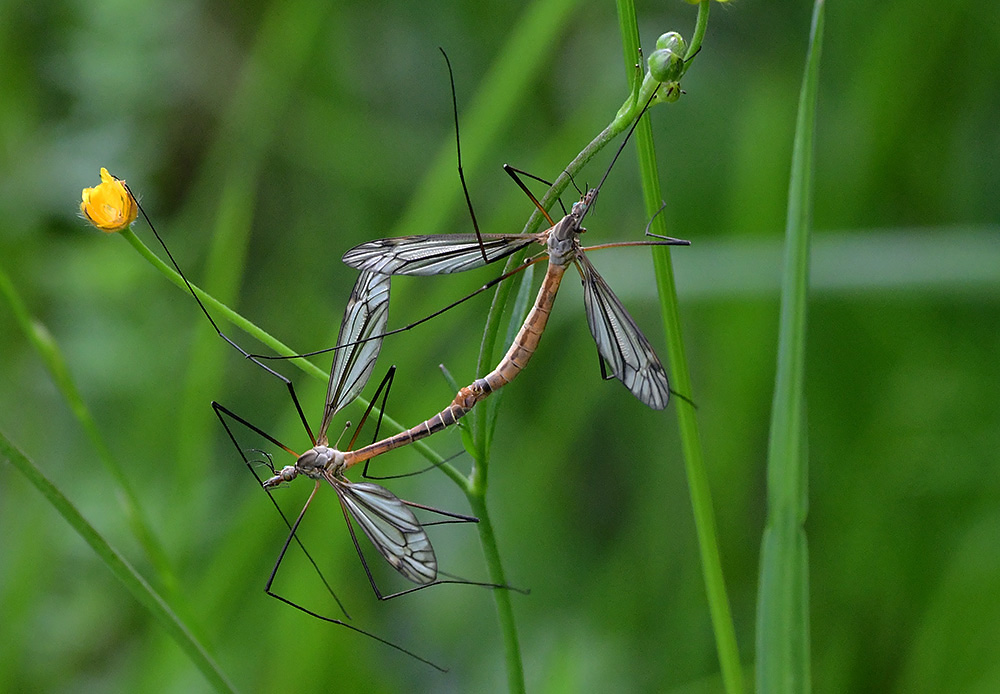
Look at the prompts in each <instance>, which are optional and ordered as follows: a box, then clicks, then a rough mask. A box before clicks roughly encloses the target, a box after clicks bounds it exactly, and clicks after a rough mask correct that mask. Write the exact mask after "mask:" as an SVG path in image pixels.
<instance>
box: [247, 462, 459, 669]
mask: <svg viewBox="0 0 1000 694" xmlns="http://www.w3.org/2000/svg"><path fill="white" fill-rule="evenodd" d="M319 486H320V482H319V480H317V481H316V486H315V487H313V490H312V493H311V494H310V495H309V498H308V499H307V500H306V503H305V505H304V506H303V507H302V511H300V512H299V515H298V518H296V519H295V523H294V524H292V526H291V530H290V532H289V533H288V537H287V538H286V539H285V544H284V545H282V547H281V552H280V553H279V554H278V560H277V561H276V562H275V563H274V568H273V569H271V575H270V576H269V577H268V579H267V584H265V586H264V592H265V593H267V594H268V595H269V596H271V597H272V598H274V599H275V600H279V601H281V602H283V603H285V604H286V605H290V606H291V607H294V608H295V609H297V610H299V611H300V612H304V613H306V614H307V615H309V616H310V617H315V618H316V619H320V620H322V621H324V622H329V623H331V624H339V625H340V626H343V627H347V628H348V629H350V630H352V631H356V632H358V633H359V634H364V635H365V636H367V637H369V638H371V639H375V640H376V641H378V642H379V643H383V644H385V645H386V646H389V647H390V648H395V649H396V650H397V651H399V652H401V653H405V654H406V655H408V656H410V657H411V658H416V659H417V660H419V661H420V662H422V663H425V664H426V665H430V666H431V667H432V668H434V669H435V670H439V671H441V672H447V671H448V670H447V669H446V668H443V667H441V666H440V665H437V664H436V663H432V662H431V661H430V660H427V659H426V658H422V657H420V656H419V655H417V654H416V653H414V652H413V651H409V650H407V649H405V648H403V647H402V646H400V645H399V644H395V643H393V642H392V641H389V640H387V639H384V638H382V637H381V636H376V635H375V634H373V633H371V632H370V631H365V630H364V629H362V628H360V627H356V626H354V625H353V624H350V623H348V622H345V621H343V620H341V619H335V618H333V617H327V616H326V615H322V614H319V613H318V612H314V611H313V610H310V609H308V608H306V607H303V606H302V605H299V604H298V603H295V602H292V601H291V600H289V599H288V598H286V597H284V596H283V595H279V594H278V593H275V592H274V591H272V590H271V586H272V585H273V584H274V579H275V577H276V576H277V575H278V568H279V567H280V566H281V560H282V559H284V557H285V553H286V552H287V551H288V546H289V545H290V544H291V542H292V538H293V537H295V538H296V539H297V536H296V534H295V531H296V530H298V528H299V524H300V523H301V522H302V518H303V517H304V516H305V513H306V509H308V508H309V504H310V503H311V502H312V500H313V497H314V496H315V495H316V491H317V490H318V489H319ZM282 515H284V514H282ZM348 525H350V524H348ZM353 536H354V531H353V530H351V537H353ZM354 544H355V546H357V540H355V542H354ZM363 562H364V560H363V559H362V563H363ZM365 571H366V572H367V571H368V566H367V565H365ZM369 575H370V574H369ZM338 603H339V601H338ZM344 614H345V615H346V614H347V612H344Z"/></svg>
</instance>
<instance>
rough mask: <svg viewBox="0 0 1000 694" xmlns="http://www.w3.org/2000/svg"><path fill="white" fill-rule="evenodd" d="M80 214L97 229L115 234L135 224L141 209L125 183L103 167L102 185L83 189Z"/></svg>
mask: <svg viewBox="0 0 1000 694" xmlns="http://www.w3.org/2000/svg"><path fill="white" fill-rule="evenodd" d="M80 212H81V213H82V214H83V216H84V217H86V218H87V221H89V222H90V223H91V224H93V225H94V226H95V227H97V228H98V229H100V230H101V231H103V232H106V233H108V234H113V233H114V232H116V231H121V230H122V229H124V228H125V227H127V226H128V225H129V224H131V223H132V222H134V221H135V217H136V215H137V214H138V213H139V208H138V206H137V205H136V204H135V199H134V198H133V197H132V194H131V193H130V192H129V191H128V188H126V187H125V181H122V180H120V179H117V178H115V177H114V176H112V175H111V174H109V173H108V170H107V169H105V168H104V167H101V184H100V185H98V186H95V187H93V188H84V189H83V202H81V203H80Z"/></svg>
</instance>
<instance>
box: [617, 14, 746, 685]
mask: <svg viewBox="0 0 1000 694" xmlns="http://www.w3.org/2000/svg"><path fill="white" fill-rule="evenodd" d="M618 6H619V23H620V25H621V33H622V42H623V43H624V44H625V56H626V63H625V66H626V69H627V70H629V72H630V74H632V73H634V70H633V69H632V67H631V66H632V65H633V64H634V63H635V60H636V56H638V55H639V34H638V27H637V25H636V21H635V10H634V8H633V6H632V2H631V0H620V2H619V3H618ZM708 8H709V3H708V2H707V1H706V2H702V3H701V5H700V7H699V13H698V25H697V26H698V28H697V29H696V35H697V36H699V37H700V36H703V35H704V31H705V26H706V25H707V23H708ZM691 50H692V51H694V50H696V48H694V47H692V49H691ZM689 55H693V53H690V54H689ZM635 144H636V149H637V151H638V153H639V169H640V173H641V176H642V188H643V199H644V202H645V207H646V214H647V216H649V217H653V216H654V215H656V217H655V219H654V220H653V232H654V233H657V234H662V235H665V234H666V233H667V228H666V220H665V217H664V215H657V212H659V210H660V206H661V204H662V201H661V197H660V196H661V191H662V188H661V187H660V177H659V172H658V170H657V166H656V152H655V150H654V147H653V131H652V127H651V126H650V124H649V120H648V119H643V121H642V122H641V123H640V124H639V126H638V127H637V128H636V131H635ZM653 260H654V266H655V268H656V284H657V289H658V293H659V297H660V309H661V312H662V315H663V325H664V330H665V331H666V336H667V356H668V360H669V363H670V370H671V374H672V376H673V388H674V389H675V390H677V392H680V393H683V394H684V395H686V396H688V397H692V396H693V390H692V387H691V378H690V374H689V371H688V365H687V358H686V356H685V354H684V342H683V339H682V336H681V325H680V314H679V311H678V306H677V288H676V285H675V283H674V275H673V267H672V265H671V262H670V250H669V248H667V247H665V246H661V247H657V248H654V249H653ZM674 407H675V408H676V411H677V420H678V426H679V428H680V436H681V446H682V449H683V452H684V464H685V468H686V472H687V478H688V487H689V493H690V496H691V507H692V511H693V513H694V520H695V529H696V532H697V535H698V547H699V550H700V553H701V567H702V575H703V579H704V581H705V592H706V596H707V599H708V605H709V612H710V613H711V617H712V627H713V629H714V632H715V643H716V650H717V652H718V655H719V667H720V669H721V672H722V678H723V682H724V684H725V688H726V691H727V692H729V693H730V694H736V693H738V692H742V691H743V673H742V668H741V666H740V654H739V648H738V646H737V643H736V630H735V627H734V626H733V617H732V612H731V610H730V608H729V597H728V595H727V592H726V584H725V579H724V577H723V575H722V560H721V558H720V555H719V543H718V537H717V534H716V530H715V512H714V510H713V508H712V496H711V492H710V490H709V486H708V474H707V472H706V470H705V462H704V455H703V452H702V447H701V436H700V434H699V431H698V421H697V419H696V418H695V411H694V408H693V407H692V406H691V405H690V404H689V403H687V402H685V401H683V400H682V399H680V398H675V399H674ZM671 462H672V461H669V460H665V461H664V464H670V463H671Z"/></svg>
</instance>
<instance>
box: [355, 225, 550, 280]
mask: <svg viewBox="0 0 1000 694" xmlns="http://www.w3.org/2000/svg"><path fill="white" fill-rule="evenodd" d="M537 239H538V237H537V236H536V235H534V234H483V245H482V248H480V245H479V239H477V238H476V235H475V234H430V235H424V236H399V237H396V238H388V239H378V240H377V241H368V242H367V243H362V244H361V245H359V246H355V247H354V248H352V249H351V250H349V251H347V253H345V254H344V258H343V260H344V262H345V263H347V264H348V265H349V266H351V267H353V268H356V269H358V270H370V271H373V272H381V273H383V274H386V275H443V274H447V273H451V272H464V271H465V270H472V269H473V268H477V267H482V266H483V265H485V264H486V263H485V262H483V251H484V250H485V251H486V258H487V262H490V263H492V262H495V261H497V260H500V259H501V258H506V257H507V256H509V255H510V254H511V253H515V252H517V251H519V250H521V249H522V248H524V247H525V246H528V245H530V244H531V243H533V242H535V241H536V240H537Z"/></svg>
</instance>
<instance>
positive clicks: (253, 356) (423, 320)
mask: <svg viewBox="0 0 1000 694" xmlns="http://www.w3.org/2000/svg"><path fill="white" fill-rule="evenodd" d="M547 259H548V255H546V254H544V253H542V254H539V255H536V256H533V257H531V258H529V259H527V260H525V261H524V262H522V263H521V264H520V265H518V266H517V267H515V268H514V269H513V270H510V271H509V272H505V273H504V274H502V275H500V276H499V277H494V278H493V279H492V280H490V281H489V282H487V283H486V284H484V285H483V286H481V287H480V288H479V289H476V290H475V291H473V292H472V293H471V294H468V295H466V296H463V297H462V298H461V299H459V300H458V301H453V302H452V303H450V304H448V305H447V306H445V307H444V308H441V309H438V310H437V311H435V312H434V313H431V314H429V315H427V316H424V317H423V318H421V319H420V320H418V321H414V322H413V323H410V324H409V325H404V326H403V327H401V328H394V329H393V330H389V331H388V332H384V333H382V334H381V335H372V336H370V337H366V338H364V339H363V340H356V341H354V342H345V343H344V344H342V345H337V346H336V347H327V348H325V349H317V350H315V351H312V352H303V353H302V354H290V355H287V356H286V355H281V354H249V355H247V356H248V357H249V358H251V359H253V360H254V361H256V360H257V359H275V360H280V359H298V358H301V357H315V356H316V355H317V354H326V353H327V352H335V351H337V350H338V349H344V348H345V347H353V346H354V345H359V344H361V343H362V342H367V341H369V340H377V339H381V338H383V337H388V336H389V335H395V334H397V333H401V332H405V331H407V330H411V329H413V328H415V327H417V326H418V325H421V324H422V323H426V322H427V321H429V320H430V319H432V318H437V317H438V316H440V315H441V314H442V313H444V312H445V311H449V310H451V309H453V308H455V307H456V306H458V305H459V304H462V303H465V302H466V301H468V300H469V299H471V298H472V297H474V296H476V295H478V294H481V293H483V292H485V291H486V290H487V289H490V288H492V287H495V286H496V285H498V284H500V283H501V282H503V281H504V280H505V279H507V278H508V277H512V276H513V275H516V274H517V273H519V272H521V271H522V270H524V269H525V268H526V267H528V266H529V265H534V264H535V263H538V262H541V261H542V260H547Z"/></svg>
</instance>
